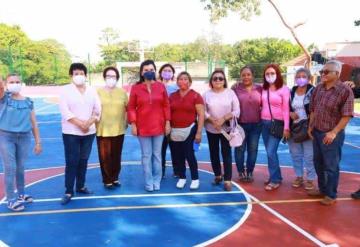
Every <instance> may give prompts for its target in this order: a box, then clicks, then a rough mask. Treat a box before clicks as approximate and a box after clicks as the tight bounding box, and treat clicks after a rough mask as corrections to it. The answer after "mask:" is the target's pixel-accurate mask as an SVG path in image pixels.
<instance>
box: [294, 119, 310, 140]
mask: <svg viewBox="0 0 360 247" xmlns="http://www.w3.org/2000/svg"><path fill="white" fill-rule="evenodd" d="M308 128H309V121H308V120H307V119H303V120H301V121H299V122H298V123H293V124H292V125H291V138H292V139H293V140H294V142H296V143H300V142H304V141H306V140H309V139H310V137H309V135H308Z"/></svg>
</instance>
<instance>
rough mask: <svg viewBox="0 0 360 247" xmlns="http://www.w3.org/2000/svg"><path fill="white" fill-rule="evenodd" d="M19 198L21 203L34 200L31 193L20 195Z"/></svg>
mask: <svg viewBox="0 0 360 247" xmlns="http://www.w3.org/2000/svg"><path fill="white" fill-rule="evenodd" d="M17 200H18V201H19V202H21V203H32V202H33V201H34V198H33V197H32V196H30V195H26V194H24V195H19V197H18V198H17Z"/></svg>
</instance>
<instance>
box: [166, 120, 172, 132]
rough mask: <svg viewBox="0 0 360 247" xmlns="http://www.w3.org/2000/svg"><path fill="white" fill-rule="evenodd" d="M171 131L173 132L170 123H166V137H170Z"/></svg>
mask: <svg viewBox="0 0 360 247" xmlns="http://www.w3.org/2000/svg"><path fill="white" fill-rule="evenodd" d="M170 131H171V127H170V122H169V121H166V123H165V135H166V136H167V135H169V134H170Z"/></svg>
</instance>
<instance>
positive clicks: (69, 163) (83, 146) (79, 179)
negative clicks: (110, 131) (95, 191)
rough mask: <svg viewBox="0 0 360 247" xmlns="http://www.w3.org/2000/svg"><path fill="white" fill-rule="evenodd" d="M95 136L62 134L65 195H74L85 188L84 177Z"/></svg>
mask: <svg viewBox="0 0 360 247" xmlns="http://www.w3.org/2000/svg"><path fill="white" fill-rule="evenodd" d="M94 138H95V134H92V135H86V136H78V135H68V134H63V142H64V151H65V162H66V166H65V188H66V190H65V194H71V195H73V194H74V184H75V180H76V190H80V189H82V188H84V187H85V177H86V170H87V165H88V159H89V156H90V152H91V148H92V144H93V141H94Z"/></svg>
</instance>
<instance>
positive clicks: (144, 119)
mask: <svg viewBox="0 0 360 247" xmlns="http://www.w3.org/2000/svg"><path fill="white" fill-rule="evenodd" d="M155 71H156V66H155V63H154V61H152V60H146V61H144V62H142V63H141V65H140V81H139V82H138V83H136V85H134V86H133V87H132V89H131V92H130V100H129V104H128V119H129V123H130V124H131V132H132V134H133V135H134V136H138V139H139V142H140V146H141V163H142V165H143V168H144V177H145V190H147V191H149V192H151V191H154V190H160V181H161V144H162V141H163V138H164V134H169V133H170V107H169V99H168V96H167V93H166V89H165V86H164V85H163V84H162V83H161V82H158V81H155Z"/></svg>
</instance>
